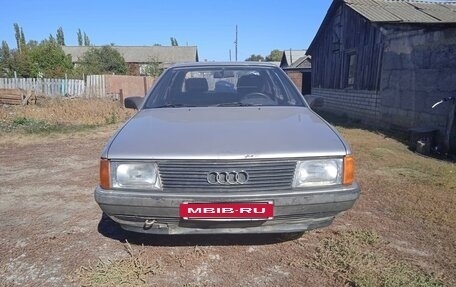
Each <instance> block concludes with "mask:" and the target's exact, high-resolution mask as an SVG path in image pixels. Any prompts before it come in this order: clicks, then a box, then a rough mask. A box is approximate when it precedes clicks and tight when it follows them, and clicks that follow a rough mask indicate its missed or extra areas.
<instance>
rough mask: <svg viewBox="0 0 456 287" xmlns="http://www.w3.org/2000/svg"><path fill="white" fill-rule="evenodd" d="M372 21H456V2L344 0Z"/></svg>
mask: <svg viewBox="0 0 456 287" xmlns="http://www.w3.org/2000/svg"><path fill="white" fill-rule="evenodd" d="M344 2H345V3H346V4H347V6H349V7H350V8H352V9H353V10H355V11H356V12H358V13H359V14H361V15H362V16H364V17H366V18H367V19H368V20H369V21H371V22H403V23H456V3H450V2H432V1H410V0H409V1H407V0H344Z"/></svg>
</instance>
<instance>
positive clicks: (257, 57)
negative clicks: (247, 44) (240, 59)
mask: <svg viewBox="0 0 456 287" xmlns="http://www.w3.org/2000/svg"><path fill="white" fill-rule="evenodd" d="M245 60H246V61H254V62H263V61H264V57H263V56H261V55H255V54H252V55H250V57H248V58H247V59H245Z"/></svg>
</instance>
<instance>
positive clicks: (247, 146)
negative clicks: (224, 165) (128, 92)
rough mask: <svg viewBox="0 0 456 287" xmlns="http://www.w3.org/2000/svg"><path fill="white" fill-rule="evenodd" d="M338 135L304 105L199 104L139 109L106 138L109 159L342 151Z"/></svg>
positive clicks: (330, 153)
mask: <svg viewBox="0 0 456 287" xmlns="http://www.w3.org/2000/svg"><path fill="white" fill-rule="evenodd" d="M346 153H347V146H346V144H345V143H344V142H343V141H342V139H341V138H340V137H339V135H338V134H337V133H336V132H335V131H334V130H333V129H332V128H331V127H330V126H329V125H328V124H327V123H326V122H324V121H323V120H322V119H321V118H320V117H319V116H317V115H316V114H315V113H314V112H312V111H311V110H309V109H308V108H306V107H201V108H160V109H145V110H141V111H139V112H138V113H137V114H136V115H135V116H134V117H133V118H132V119H131V120H130V121H128V122H127V123H126V124H125V125H124V126H123V127H122V128H121V130H120V131H119V132H118V133H117V135H115V136H114V137H113V138H112V139H111V141H110V143H109V144H108V146H107V148H106V149H105V152H104V154H103V156H104V157H107V158H110V159H245V158H251V159H254V158H299V157H314V156H342V155H345V154H346Z"/></svg>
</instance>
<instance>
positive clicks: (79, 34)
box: [78, 29, 83, 46]
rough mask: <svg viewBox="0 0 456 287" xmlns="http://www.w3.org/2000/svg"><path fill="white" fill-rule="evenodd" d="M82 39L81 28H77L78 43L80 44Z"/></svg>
mask: <svg viewBox="0 0 456 287" xmlns="http://www.w3.org/2000/svg"><path fill="white" fill-rule="evenodd" d="M82 44H83V40H82V32H81V29H78V45H79V46H82Z"/></svg>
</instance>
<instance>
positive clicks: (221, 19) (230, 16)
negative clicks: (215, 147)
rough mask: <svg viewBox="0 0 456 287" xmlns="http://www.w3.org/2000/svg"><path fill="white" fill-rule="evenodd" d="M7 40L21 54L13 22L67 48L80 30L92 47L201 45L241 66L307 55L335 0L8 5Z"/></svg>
mask: <svg viewBox="0 0 456 287" xmlns="http://www.w3.org/2000/svg"><path fill="white" fill-rule="evenodd" d="M2 2H3V3H2V13H1V14H2V16H1V17H0V40H6V41H7V42H8V44H9V46H10V48H15V47H16V43H15V38H14V30H13V23H18V24H19V25H20V26H21V27H22V28H23V30H24V34H25V38H26V40H27V41H28V40H38V41H39V40H42V39H44V38H47V37H48V36H49V34H50V33H52V34H54V35H55V33H56V30H57V28H58V27H60V26H61V27H62V28H63V31H64V34H65V42H66V44H67V45H77V36H76V33H77V30H78V28H81V30H83V31H85V32H86V33H87V34H88V36H89V38H90V40H91V42H92V44H94V45H103V44H110V43H115V44H116V45H125V46H129V45H153V44H154V43H159V44H162V45H170V37H175V38H176V39H177V41H178V42H179V45H181V46H183V45H187V44H188V45H195V46H198V52H199V56H200V60H204V59H207V60H209V61H212V60H219V61H227V60H229V49H231V50H232V58H233V60H234V44H233V42H234V38H235V26H236V24H237V25H238V27H239V46H238V59H239V60H244V59H245V58H247V57H248V56H249V55H251V54H261V55H263V56H265V55H267V54H269V52H270V51H271V50H273V49H280V50H284V49H290V48H292V49H306V48H307V47H308V46H309V44H310V42H311V41H312V39H313V37H314V35H315V33H316V31H317V29H318V27H319V26H320V24H321V21H322V20H323V17H324V15H325V14H326V11H327V10H328V8H329V6H330V4H331V0H306V1H304V0H263V1H260V0H243V1H219V0H212V1H211V0H185V1H184V0H166V1H165V0H162V1H152V0H149V1H139V0H129V1H114V0H111V1H96V0H92V1H87V0H83V1H72V0H68V1H62V0H59V1H50V0H41V1H2Z"/></svg>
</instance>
